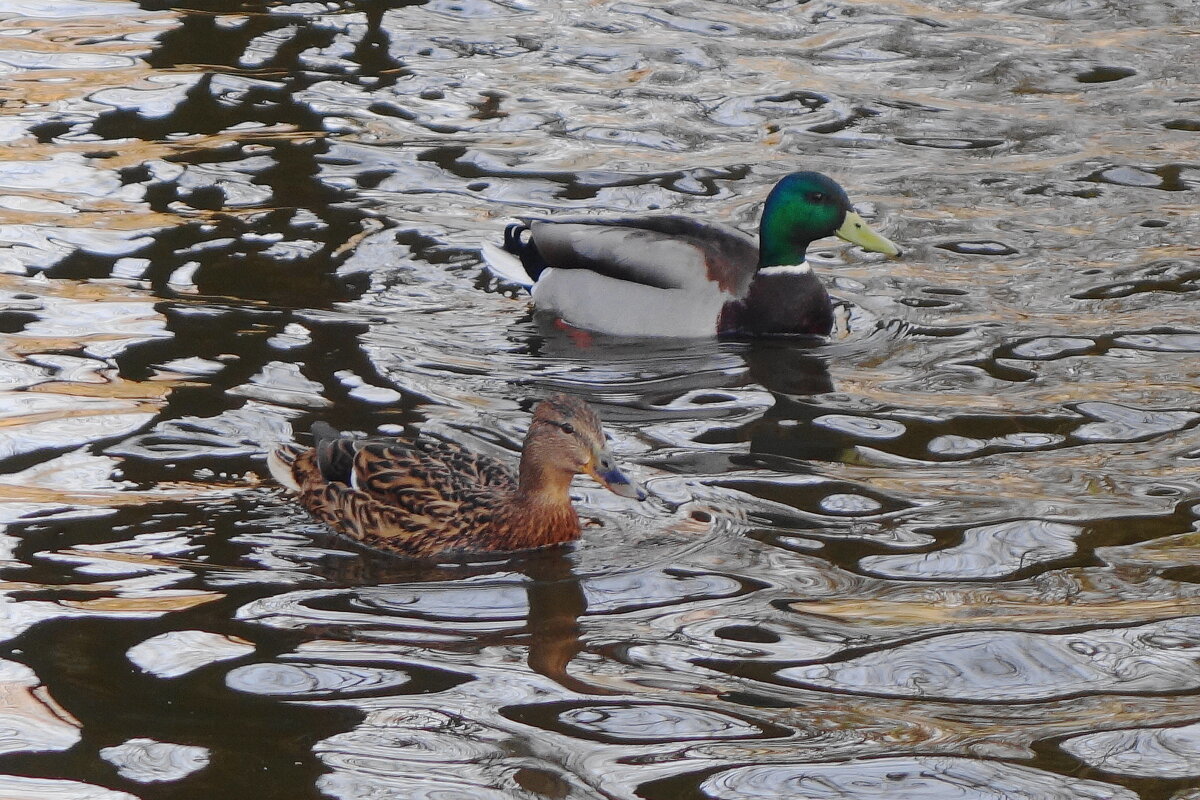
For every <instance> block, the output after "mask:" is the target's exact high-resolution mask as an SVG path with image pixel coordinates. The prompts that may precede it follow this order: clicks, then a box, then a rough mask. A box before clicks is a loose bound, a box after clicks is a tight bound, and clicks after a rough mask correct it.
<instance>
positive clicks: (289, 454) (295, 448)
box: [267, 442, 304, 492]
mask: <svg viewBox="0 0 1200 800" xmlns="http://www.w3.org/2000/svg"><path fill="white" fill-rule="evenodd" d="M303 452H304V449H303V448H301V447H300V446H299V445H297V444H293V443H291V442H289V443H287V444H281V445H279V446H278V447H275V448H273V449H272V450H271V451H270V452H269V453H267V469H268V470H270V472H271V477H272V478H274V479H275V480H276V481H278V482H279V485H280V486H282V487H283V488H285V489H288V490H290V491H293V492H299V491H300V483H299V481H297V480H296V470H295V466H296V459H297V458H299V457H300V454H301V453H303Z"/></svg>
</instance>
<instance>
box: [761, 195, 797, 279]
mask: <svg viewBox="0 0 1200 800" xmlns="http://www.w3.org/2000/svg"><path fill="white" fill-rule="evenodd" d="M798 227H799V226H797V224H796V220H795V219H794V218H793V215H790V214H787V213H785V211H784V210H783V209H777V208H775V207H774V206H773V205H772V204H771V203H770V198H768V203H767V205H766V206H765V207H764V208H763V217H762V221H761V222H759V224H758V268H759V269H762V268H764V267H787V266H793V265H799V264H803V263H804V260H805V256H806V255H807V253H808V245H809V241H808V240H807V239H804V237H802V236H800V237H798V236H797V234H796V231H797V228H798Z"/></svg>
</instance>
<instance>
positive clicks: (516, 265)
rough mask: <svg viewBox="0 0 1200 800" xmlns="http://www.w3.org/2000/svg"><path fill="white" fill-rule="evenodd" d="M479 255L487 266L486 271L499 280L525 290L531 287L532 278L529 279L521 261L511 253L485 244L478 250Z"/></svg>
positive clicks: (487, 243) (489, 243) (490, 244)
mask: <svg viewBox="0 0 1200 800" xmlns="http://www.w3.org/2000/svg"><path fill="white" fill-rule="evenodd" d="M480 253H481V254H482V255H483V263H484V264H486V265H487V268H488V271H489V272H491V273H492V274H493V275H495V276H496V277H497V278H499V279H500V280H502V281H508V282H509V283H515V284H517V285H518V286H524V287H526V288H528V287H530V286H533V283H534V281H533V278H531V277H529V273H528V272H526V271H525V266H524V265H523V264H522V263H521V259H519V258H517V257H516V256H514V255H513V254H512V253H510V252H508V251H507V250H504V249H501V248H499V247H497V246H496V245H494V244H492V243H491V242H485V243H484V245H483V247H482V248H480Z"/></svg>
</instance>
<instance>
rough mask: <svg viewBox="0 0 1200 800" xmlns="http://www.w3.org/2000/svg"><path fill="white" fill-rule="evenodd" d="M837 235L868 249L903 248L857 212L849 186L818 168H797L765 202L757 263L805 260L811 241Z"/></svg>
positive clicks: (891, 253)
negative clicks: (849, 192) (798, 169)
mask: <svg viewBox="0 0 1200 800" xmlns="http://www.w3.org/2000/svg"><path fill="white" fill-rule="evenodd" d="M834 235H836V236H840V237H841V238H843V239H845V240H846V241H848V242H853V243H854V244H857V245H858V246H859V247H862V248H864V249H866V250H872V251H874V252H877V253H884V254H886V255H889V256H896V255H899V254H900V248H898V247H896V245H894V244H892V243H891V242H890V241H888V240H887V239H885V238H884V237H882V236H880V235H879V234H878V233H876V232H875V231H873V230H871V228H870V226H868V225H867V223H866V222H864V221H863V219H862V217H860V216H859V215H858V214H856V213H855V212H854V209H853V207H852V206H851V205H850V198H849V197H847V196H846V191H845V190H844V189H842V187H841V186H839V185H838V184H837V183H836V182H834V181H833V180H832V179H831V178H829V177H827V176H825V175H822V174H821V173H819V172H793V173H792V174H791V175H787V176H785V177H784V178H783V179H782V180H781V181H779V183H777V184H775V188H774V189H772V190H771V193H770V194H769V195H767V201H766V203H764V204H763V214H762V221H761V222H760V223H759V226H758V246H759V255H758V266H759V267H775V266H781V265H786V264H801V263H803V262H804V257H805V253H806V251H807V250H808V246H809V244H811V243H812V242H815V241H816V240H817V239H823V238H825V237H826V236H834Z"/></svg>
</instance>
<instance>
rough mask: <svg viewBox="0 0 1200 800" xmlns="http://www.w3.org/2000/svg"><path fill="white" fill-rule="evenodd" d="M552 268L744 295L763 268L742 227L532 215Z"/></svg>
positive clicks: (536, 241) (667, 219)
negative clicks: (545, 217) (758, 269)
mask: <svg viewBox="0 0 1200 800" xmlns="http://www.w3.org/2000/svg"><path fill="white" fill-rule="evenodd" d="M524 222H525V225H526V226H528V228H529V231H530V237H529V240H530V242H531V243H532V245H533V246H534V247H535V248H536V250H537V254H538V256H540V258H541V260H542V261H544V262H545V265H546V266H548V267H555V268H560V269H584V270H590V271H592V272H595V273H598V274H600V275H603V276H605V277H608V278H613V279H616V280H622V281H630V282H633V283H638V284H642V285H645V286H650V287H653V288H658V289H685V290H688V289H698V288H711V287H713V286H715V287H717V288H718V289H720V290H721V291H722V292H724V293H727V294H733V295H741V294H743V293H744V292H745V291H746V289H747V288H748V287H749V284H750V281H751V279H752V278H753V277H754V272H755V271H756V270H757V268H758V245H757V244H756V243H755V241H754V239H753V238H752V237H750V236H747V235H746V234H744V233H742V232H741V231H739V230H737V229H736V228H732V227H729V226H728V225H721V224H719V223H712V222H700V221H697V220H693V219H689V218H687V217H671V216H663V217H624V218H615V219H611V218H610V219H604V218H598V217H565V218H554V219H528V220H525V221H524Z"/></svg>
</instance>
